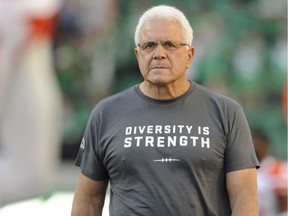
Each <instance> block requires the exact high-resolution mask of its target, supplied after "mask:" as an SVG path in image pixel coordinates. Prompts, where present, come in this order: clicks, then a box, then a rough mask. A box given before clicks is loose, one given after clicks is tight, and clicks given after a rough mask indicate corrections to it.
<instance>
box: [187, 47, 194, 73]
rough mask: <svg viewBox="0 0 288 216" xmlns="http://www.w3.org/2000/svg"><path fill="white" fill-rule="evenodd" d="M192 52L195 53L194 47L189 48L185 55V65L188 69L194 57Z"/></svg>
mask: <svg viewBox="0 0 288 216" xmlns="http://www.w3.org/2000/svg"><path fill="white" fill-rule="evenodd" d="M194 52H195V48H194V47H191V48H190V49H189V50H188V54H187V65H186V67H187V68H188V67H189V66H190V64H191V62H192V60H193V57H194Z"/></svg>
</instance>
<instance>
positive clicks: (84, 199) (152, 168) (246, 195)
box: [72, 6, 259, 216]
mask: <svg viewBox="0 0 288 216" xmlns="http://www.w3.org/2000/svg"><path fill="white" fill-rule="evenodd" d="M135 44H136V46H137V47H136V48H135V54H136V57H137V60H138V63H139V68H140V71H141V74H142V76H143V78H144V81H143V82H142V83H141V84H140V85H136V86H133V87H132V88H130V89H128V90H126V91H124V92H122V93H119V94H116V95H114V96H111V97H109V98H107V99H104V100H103V101H102V102H100V103H99V104H98V105H97V106H96V108H95V109H94V110H93V112H92V114H91V117H90V120H89V123H88V126H87V129H86V131H85V134H84V138H83V140H82V143H81V146H80V150H79V155H78V157H77V159H76V165H77V166H80V168H81V174H80V178H79V183H78V186H77V189H76V193H75V197H74V201H73V207H72V215H74V216H76V215H101V214H102V213H101V212H102V208H103V204H104V197H105V193H106V188H107V184H108V182H110V185H111V198H110V208H109V209H110V214H111V215H117V216H120V215H121V216H124V215H125V216H128V215H137V216H138V215H143V216H150V215H153V216H154V215H155V216H162V215H181V216H182V215H183V216H187V215H197V216H200V215H221V216H225V215H231V214H232V215H234V216H236V215H241V216H242V215H245V216H252V215H257V213H258V207H257V183H256V167H258V165H259V164H258V161H257V158H256V155H255V152H254V149H253V144H252V139H251V136H250V133H249V128H248V125H247V122H246V119H245V117H244V114H243V111H242V109H241V107H240V105H239V104H237V103H236V102H234V101H233V100H231V99H229V98H227V97H224V96H221V95H218V94H215V93H212V92H211V91H209V90H208V89H206V88H204V87H202V86H200V85H198V84H196V83H195V82H191V81H189V80H187V78H186V71H187V68H188V67H189V65H190V64H191V62H192V59H193V56H194V48H193V47H192V28H191V27H190V24H189V22H188V21H187V19H186V18H185V16H184V15H183V13H182V12H180V11H179V10H178V9H176V8H173V7H169V6H156V7H153V8H151V9H150V10H148V11H146V12H145V13H144V14H143V15H142V17H141V18H140V20H139V23H138V26H137V28H136V32H135Z"/></svg>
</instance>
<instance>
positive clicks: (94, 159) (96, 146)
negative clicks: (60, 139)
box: [75, 110, 108, 181]
mask: <svg viewBox="0 0 288 216" xmlns="http://www.w3.org/2000/svg"><path fill="white" fill-rule="evenodd" d="M99 127H100V125H99V121H97V111H95V110H94V111H93V112H92V113H91V115H90V118H89V121H88V124H87V126H86V129H85V132H84V136H83V139H82V141H81V144H80V148H79V152H78V155H77V158H76V161H75V165H76V166H78V167H80V169H81V172H82V174H84V175H85V176H87V177H89V178H91V179H93V180H97V181H101V180H106V179H108V174H107V171H106V169H105V166H104V164H103V160H102V153H101V148H100V143H99V140H100V139H99V136H100V134H99Z"/></svg>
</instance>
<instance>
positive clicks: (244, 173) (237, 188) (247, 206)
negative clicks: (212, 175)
mask: <svg viewBox="0 0 288 216" xmlns="http://www.w3.org/2000/svg"><path fill="white" fill-rule="evenodd" d="M226 187H227V191H228V194H229V199H230V204H231V208H232V215H233V216H236V215H247V216H254V215H255V216H256V215H258V195H257V173H256V168H247V169H241V170H237V171H233V172H228V173H227V174H226Z"/></svg>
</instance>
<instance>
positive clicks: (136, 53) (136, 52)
mask: <svg viewBox="0 0 288 216" xmlns="http://www.w3.org/2000/svg"><path fill="white" fill-rule="evenodd" d="M134 53H135V55H136V58H137V59H138V55H139V50H138V47H136V48H135V49H134Z"/></svg>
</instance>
